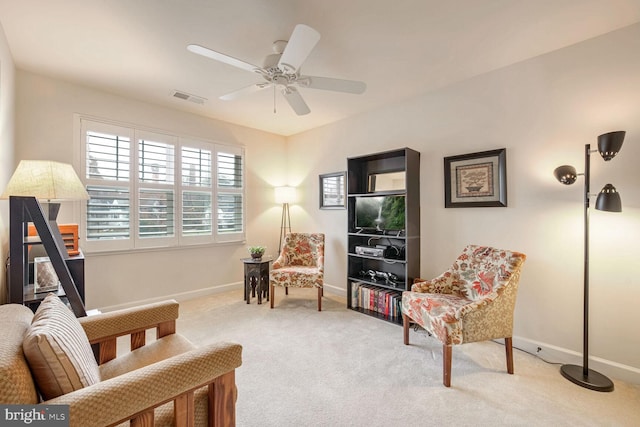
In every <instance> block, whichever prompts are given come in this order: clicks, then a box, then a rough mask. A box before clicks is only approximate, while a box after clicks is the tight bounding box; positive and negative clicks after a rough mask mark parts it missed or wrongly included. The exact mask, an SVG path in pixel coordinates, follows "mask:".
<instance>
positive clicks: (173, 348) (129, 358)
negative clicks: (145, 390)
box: [98, 334, 196, 381]
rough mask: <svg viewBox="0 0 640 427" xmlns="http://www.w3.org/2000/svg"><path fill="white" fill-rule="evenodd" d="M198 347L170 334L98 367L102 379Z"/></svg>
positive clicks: (180, 336) (181, 337)
mask: <svg viewBox="0 0 640 427" xmlns="http://www.w3.org/2000/svg"><path fill="white" fill-rule="evenodd" d="M194 348H196V347H195V346H194V345H193V344H192V343H191V342H190V341H189V340H188V339H186V338H185V337H183V336H182V335H180V334H170V335H167V336H165V337H162V338H160V339H158V340H156V341H154V342H152V343H149V344H147V345H145V346H143V347H140V348H138V349H136V350H133V351H131V352H128V353H126V354H123V355H122V356H118V357H116V358H115V359H113V360H110V361H108V362H107V363H104V364H102V365H100V366H99V367H98V369H99V370H100V379H101V380H102V381H104V380H108V379H110V378H114V377H117V376H119V375H122V374H125V373H127V372H130V371H133V370H135V369H140V368H142V367H144V366H147V365H151V364H152V363H156V362H160V361H161V360H164V359H168V358H170V357H173V356H175V355H178V354H182V353H186V352H188V351H191V350H193V349H194Z"/></svg>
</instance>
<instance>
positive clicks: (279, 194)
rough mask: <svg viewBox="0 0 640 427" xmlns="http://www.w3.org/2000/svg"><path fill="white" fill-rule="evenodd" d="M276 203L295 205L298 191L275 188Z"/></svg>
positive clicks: (291, 188)
mask: <svg viewBox="0 0 640 427" xmlns="http://www.w3.org/2000/svg"><path fill="white" fill-rule="evenodd" d="M275 199H276V203H278V204H283V203H293V202H295V201H296V189H295V188H294V187H276V188H275Z"/></svg>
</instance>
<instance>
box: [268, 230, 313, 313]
mask: <svg viewBox="0 0 640 427" xmlns="http://www.w3.org/2000/svg"><path fill="white" fill-rule="evenodd" d="M269 284H270V288H271V289H270V294H271V308H273V300H274V299H275V295H274V290H275V287H276V286H281V287H284V288H285V293H286V294H287V295H288V294H289V288H314V287H315V288H318V311H322V294H323V284H324V234H322V233H287V236H286V238H285V241H284V245H283V247H282V250H281V252H280V256H279V257H278V258H277V259H276V260H275V261H274V262H273V268H272V269H271V272H270V273H269Z"/></svg>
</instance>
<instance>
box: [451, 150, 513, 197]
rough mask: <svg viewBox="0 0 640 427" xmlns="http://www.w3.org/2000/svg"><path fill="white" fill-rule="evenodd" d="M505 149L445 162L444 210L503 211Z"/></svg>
mask: <svg viewBox="0 0 640 427" xmlns="http://www.w3.org/2000/svg"><path fill="white" fill-rule="evenodd" d="M506 206H507V149H506V148H501V149H498V150H491V151H482V152H479V153H471V154H463V155H459V156H451V157H445V158H444V207H445V208H473V207H506Z"/></svg>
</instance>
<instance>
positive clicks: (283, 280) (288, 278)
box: [269, 266, 324, 288]
mask: <svg viewBox="0 0 640 427" xmlns="http://www.w3.org/2000/svg"><path fill="white" fill-rule="evenodd" d="M323 279H324V275H323V274H322V273H321V272H320V271H318V269H317V268H315V267H300V266H290V267H283V268H278V269H277V270H275V269H274V270H271V272H270V274H269V281H270V283H271V284H272V285H274V286H286V287H292V288H313V287H316V288H321V287H322V284H323V281H324V280H323Z"/></svg>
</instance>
